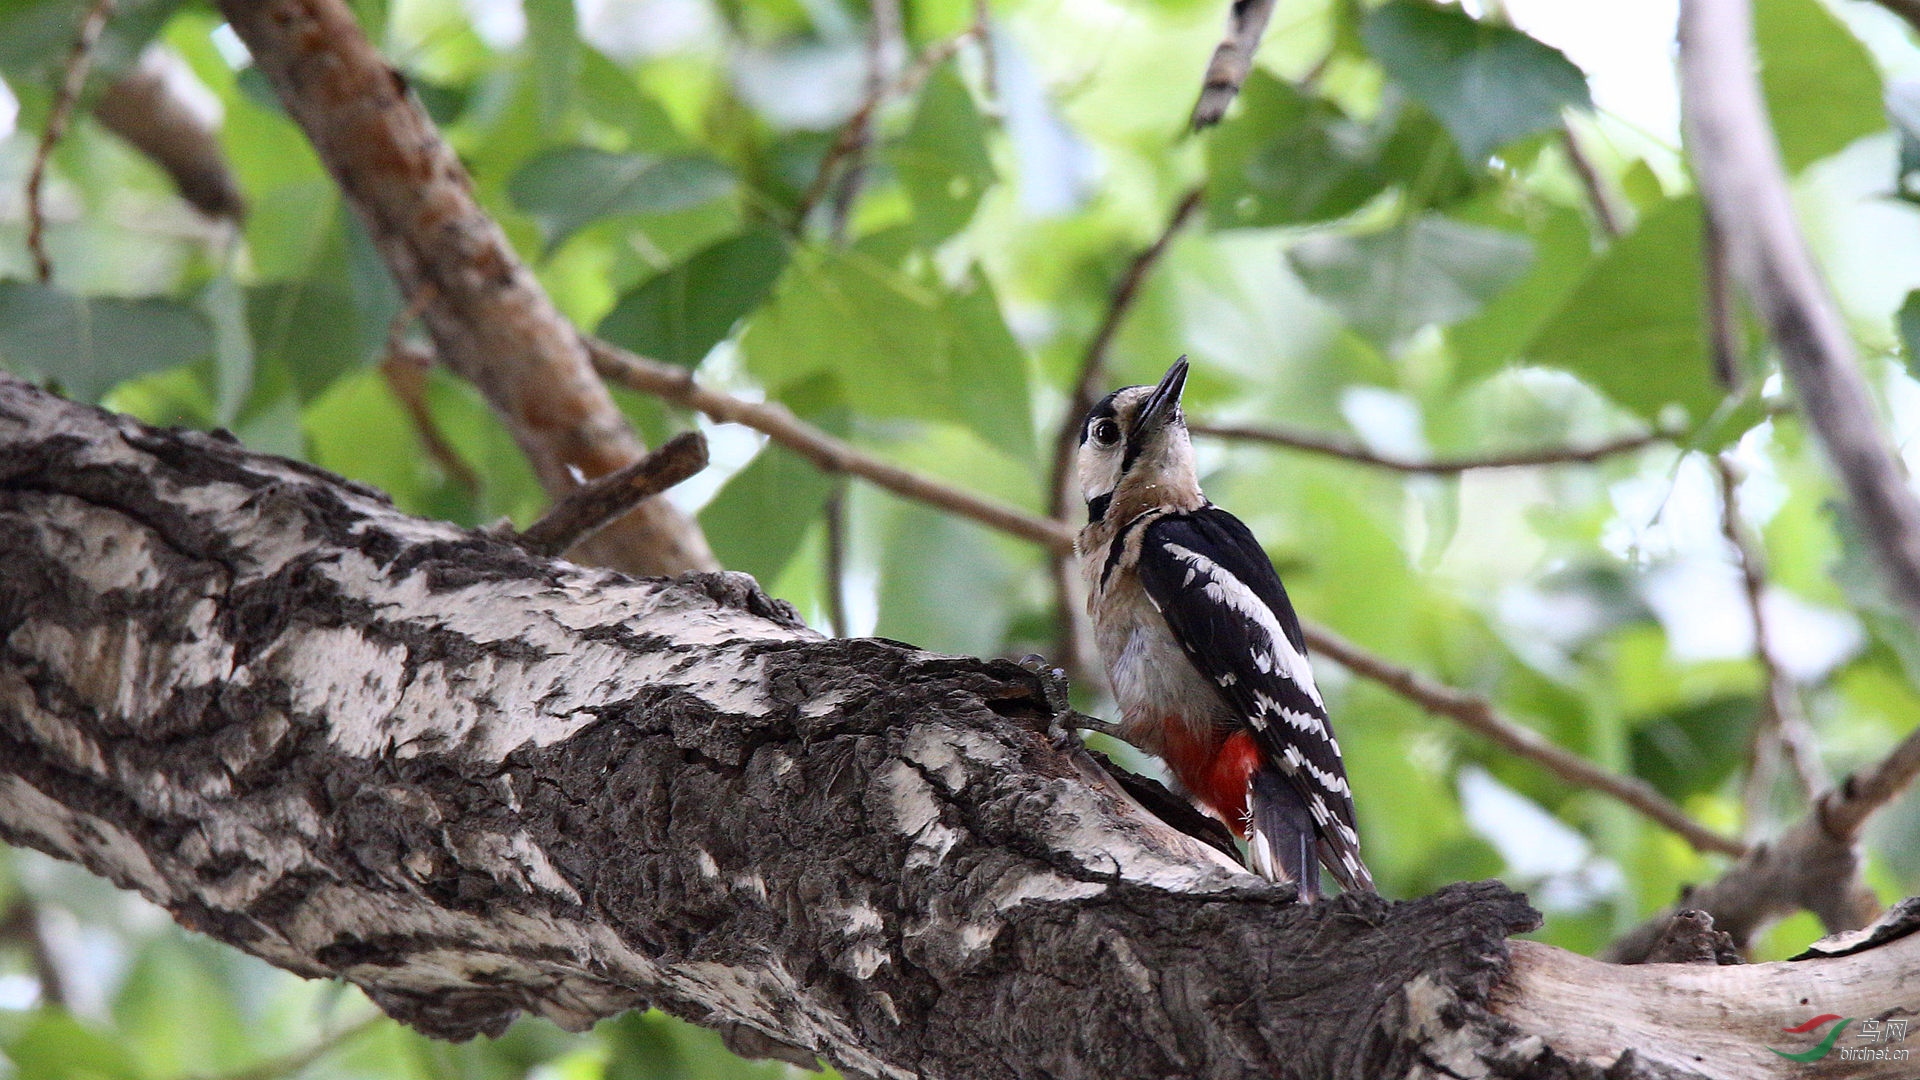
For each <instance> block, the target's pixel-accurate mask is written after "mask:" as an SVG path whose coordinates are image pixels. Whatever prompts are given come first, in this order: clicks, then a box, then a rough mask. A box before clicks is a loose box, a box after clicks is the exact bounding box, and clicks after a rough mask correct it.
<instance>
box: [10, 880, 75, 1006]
mask: <svg viewBox="0 0 1920 1080" xmlns="http://www.w3.org/2000/svg"><path fill="white" fill-rule="evenodd" d="M8 939H12V940H14V941H18V942H19V943H20V944H21V945H22V946H24V947H25V948H26V950H27V958H28V962H29V963H31V964H32V965H33V978H34V981H35V982H38V983H39V984H40V1004H42V1005H59V1006H65V1005H69V1004H71V1003H72V1001H73V998H72V996H71V994H70V993H69V992H68V989H67V978H66V973H65V972H63V971H61V970H60V963H59V961H58V960H56V959H55V958H54V955H53V946H52V945H51V943H49V942H48V941H47V931H46V927H44V926H42V925H41V923H40V912H39V910H38V909H37V908H36V906H35V905H34V903H33V901H32V900H31V899H30V898H28V897H26V896H24V895H21V896H16V897H14V900H13V906H12V907H11V908H10V909H8V911H7V913H6V915H5V917H4V918H0V941H6V940H8Z"/></svg>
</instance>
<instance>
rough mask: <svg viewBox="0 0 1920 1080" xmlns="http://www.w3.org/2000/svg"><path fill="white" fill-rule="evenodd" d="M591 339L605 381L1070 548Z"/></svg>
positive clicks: (1000, 509)
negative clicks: (741, 427)
mask: <svg viewBox="0 0 1920 1080" xmlns="http://www.w3.org/2000/svg"><path fill="white" fill-rule="evenodd" d="M586 344H587V350H588V352H589V353H590V354H591V356H592V357H593V364H594V367H595V369H596V370H598V371H599V372H600V374H601V376H602V377H603V378H605V379H607V380H609V381H611V382H616V383H619V384H620V385H622V386H625V387H627V388H628V389H630V390H636V391H639V392H640V393H642V394H651V395H653V396H655V397H658V398H660V399H661V400H663V401H669V402H672V403H673V404H675V405H678V406H680V407H681V408H683V409H692V410H693V411H694V412H697V413H701V414H703V415H705V416H707V417H709V418H711V419H713V420H717V421H719V422H721V423H723V424H741V425H744V426H746V427H750V428H752V429H753V430H755V431H758V432H760V433H761V434H762V435H765V436H766V437H768V438H769V439H772V440H773V441H774V442H776V443H779V444H780V445H781V446H784V447H786V448H787V449H789V450H791V451H793V452H794V453H796V454H798V455H800V456H801V457H803V458H806V459H807V460H808V461H811V462H813V464H814V467H815V468H818V469H819V470H820V471H822V472H827V473H845V474H847V475H849V476H858V477H860V478H861V479H862V480H866V481H868V482H870V483H872V484H874V485H875V486H877V487H881V488H884V489H886V490H888V491H891V492H893V493H894V494H896V495H899V496H901V497H903V498H908V499H914V500H917V501H919V502H924V503H926V504H928V505H929V506H937V507H939V508H941V509H942V510H947V511H950V512H952V513H955V514H958V515H960V516H961V517H964V518H967V519H969V520H972V521H977V522H979V523H980V524H982V525H985V526H987V527H988V528H991V529H997V530H999V531H1000V532H1004V533H1007V534H1009V535H1012V536H1017V537H1019V538H1021V539H1022V540H1030V541H1032V542H1034V543H1036V544H1040V545H1041V546H1043V547H1046V548H1048V549H1050V550H1054V551H1059V550H1072V548H1073V530H1072V529H1071V528H1069V527H1067V526H1065V525H1062V524H1060V523H1058V522H1054V521H1048V520H1047V519H1046V518H1042V517H1036V516H1034V515H1032V514H1029V513H1026V512H1025V511H1022V510H1018V509H1016V508H1014V507H1011V506H1008V505H1006V504H1005V503H1001V502H996V501H995V500H993V499H989V498H987V497H985V496H983V495H975V494H973V493H972V492H970V491H964V490H962V489H960V488H957V487H954V486H952V485H951V484H943V483H941V482H940V481H938V480H935V479H932V478H931V477H926V476H922V475H920V474H919V473H916V472H913V471H912V470H910V469H903V468H901V467H900V466H898V465H893V464H890V463H888V462H885V461H882V460H880V459H879V458H876V457H874V456H873V455H872V454H868V453H866V452H865V451H862V450H860V449H857V448H856V447H854V446H853V445H851V444H850V443H847V442H845V441H844V440H841V439H836V438H834V437H833V436H832V435H829V434H827V433H826V432H824V431H822V430H820V429H819V428H817V427H815V426H814V425H812V424H809V423H807V422H806V421H805V420H802V419H800V418H799V417H797V416H795V415H793V413H792V412H791V411H789V410H788V409H787V408H786V406H784V405H781V404H779V403H777V402H771V401H767V402H762V401H746V400H744V399H742V398H737V397H734V396H733V395H731V394H727V393H723V392H721V391H719V390H715V389H713V388H712V387H710V386H706V385H704V384H702V383H701V382H699V381H698V380H697V379H695V378H694V377H693V372H691V371H688V370H687V369H686V368H683V367H676V366H674V365H672V364H663V363H661V362H659V361H658V360H649V359H647V358H646V357H644V356H636V355H635V354H633V353H631V352H628V351H627V350H625V349H622V348H620V347H619V346H617V345H610V344H608V343H607V342H604V341H601V340H599V339H597V338H589V339H588V340H587V343H586Z"/></svg>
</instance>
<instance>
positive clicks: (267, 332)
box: [247, 275, 370, 401]
mask: <svg viewBox="0 0 1920 1080" xmlns="http://www.w3.org/2000/svg"><path fill="white" fill-rule="evenodd" d="M247 328H248V330H249V331H250V332H251V333H252V335H253V345H254V360H255V365H256V370H262V369H266V368H269V367H271V368H273V369H275V370H276V371H277V372H279V373H280V376H281V377H282V378H290V379H291V380H292V384H293V388H294V390H295V391H296V392H297V393H298V395H299V399H300V400H301V401H312V400H313V399H314V398H317V397H319V396H320V395H321V394H322V393H324V392H325V391H326V389H327V388H328V387H329V386H331V385H333V382H334V380H335V379H337V378H339V377H340V376H341V375H342V374H344V373H345V372H347V371H348V370H350V369H352V368H353V367H355V366H357V365H358V364H360V363H361V362H362V361H364V360H366V359H367V358H368V357H369V355H370V354H369V353H368V352H367V351H366V350H365V349H364V348H363V347H362V346H361V344H360V320H359V318H358V317H357V316H356V314H355V311H354V303H353V292H352V290H351V288H349V286H348V284H347V283H346V282H345V281H343V280H340V279H339V277H337V276H334V275H327V276H322V277H315V278H312V279H309V280H306V281H277V282H270V283H268V284H265V285H257V286H255V287H253V288H251V289H248V290H247ZM264 379H265V373H264V371H263V370H262V379H261V381H264ZM282 385H285V384H284V383H283V384H282Z"/></svg>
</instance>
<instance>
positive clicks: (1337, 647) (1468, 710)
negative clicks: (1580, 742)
mask: <svg viewBox="0 0 1920 1080" xmlns="http://www.w3.org/2000/svg"><path fill="white" fill-rule="evenodd" d="M587 348H588V350H589V352H591V354H592V356H593V361H594V366H595V368H596V369H597V370H598V371H599V372H600V374H601V375H602V376H603V377H604V378H606V379H609V380H611V381H613V382H617V383H620V384H621V385H623V386H626V387H628V388H630V389H633V390H637V391H639V392H640V393H643V394H652V395H654V396H656V397H660V398H663V399H664V400H667V401H670V402H673V403H674V404H676V405H679V406H681V407H683V408H688V409H692V410H694V411H696V412H700V413H704V414H706V415H707V416H709V417H711V418H713V419H714V420H718V421H720V422H722V423H736V424H744V425H746V426H747V427H750V428H753V429H754V430H755V431H759V432H761V433H762V434H765V435H766V436H767V437H768V438H771V439H772V440H773V441H774V442H776V443H779V444H780V445H781V446H784V447H786V448H787V449H789V450H792V451H793V452H794V453H796V454H799V455H800V456H801V457H804V458H806V459H807V460H808V461H811V462H813V463H814V465H815V466H816V467H818V468H820V469H821V470H823V471H825V472H829V473H845V474H847V475H851V476H858V477H861V478H862V479H865V480H867V481H869V482H871V483H873V484H876V485H878V486H879V487H882V488H885V489H887V490H888V491H891V492H893V493H894V494H896V495H900V496H902V497H904V498H909V499H915V500H918V501H920V502H924V503H927V504H929V505H932V506H937V507H940V508H942V509H944V510H948V511H950V512H952V513H955V514H958V515H960V516H961V517H965V518H969V519H971V520H973V521H977V522H979V523H981V524H983V525H985V526H987V527H988V528H992V529H997V530H999V531H1001V532H1004V533H1007V534H1009V535H1012V536H1018V537H1020V538H1021V539H1024V540H1029V541H1032V542H1034V543H1036V544H1039V545H1041V546H1042V547H1044V548H1046V549H1047V551H1048V552H1049V553H1051V554H1052V555H1053V556H1055V562H1056V565H1057V564H1058V562H1059V560H1060V557H1061V556H1065V555H1067V554H1069V553H1071V552H1072V551H1073V538H1074V533H1075V531H1076V530H1075V529H1074V528H1073V526H1071V525H1069V524H1067V523H1065V522H1061V521H1054V520H1051V519H1048V518H1043V517H1037V516H1035V515H1032V514H1026V513H1022V512H1021V511H1019V510H1015V509H1013V508H1012V507H1009V506H1006V505H1004V504H1002V503H997V502H994V501H992V500H989V499H985V498H982V497H981V496H978V495H975V494H973V493H971V492H967V491H962V490H960V489H958V488H954V487H951V486H949V485H946V484H943V483H940V482H939V481H937V480H932V479H929V478H927V477H924V476H920V475H918V474H916V473H913V472H911V471H909V470H906V469H902V468H900V467H899V466H897V465H891V464H888V463H886V462H883V461H880V460H878V459H876V458H874V457H872V456H871V455H868V454H866V453H863V452H861V451H859V450H856V449H854V448H853V447H851V446H849V445H847V444H846V443H844V442H842V441H840V440H839V439H836V438H834V437H833V436H831V435H828V434H827V433H826V432H824V431H821V430H820V429H819V428H816V427H814V426H813V425H811V424H808V423H806V422H805V421H802V420H799V419H797V418H796V417H795V416H794V415H793V414H792V413H791V412H789V411H787V409H786V408H785V407H783V406H781V405H778V404H776V403H773V402H750V401H742V400H740V399H739V398H735V397H733V396H731V395H728V394H724V393H721V392H719V391H717V390H713V389H711V388H709V387H705V386H702V385H700V384H699V383H698V382H697V381H695V380H694V378H693V374H692V373H691V372H689V371H687V370H686V369H685V368H681V367H675V366H673V365H671V364H662V363H660V362H658V361H655V360H648V359H645V358H644V357H639V356H635V355H634V354H632V353H630V352H628V351H626V350H625V349H621V348H619V347H617V346H614V345H609V344H607V343H606V342H604V341H598V340H595V339H592V338H588V339H587ZM1306 632H1307V640H1308V642H1309V643H1310V644H1311V645H1312V646H1313V648H1315V649H1318V650H1320V651H1321V652H1322V653H1324V654H1326V655H1327V656H1330V657H1332V658H1333V659H1334V660H1336V661H1338V662H1340V663H1342V664H1345V665H1346V666H1347V667H1348V668H1349V669H1350V670H1352V671H1353V672H1354V673H1355V674H1357V675H1359V676H1361V677H1362V678H1367V679H1372V680H1374V681H1376V682H1379V683H1381V684H1383V685H1385V686H1386V687H1387V688H1388V689H1390V690H1393V691H1394V692H1396V693H1399V694H1401V695H1403V696H1405V697H1408V698H1410V699H1412V700H1413V701H1415V702H1417V703H1419V704H1420V705H1422V706H1424V707H1426V708H1427V709H1428V710H1429V711H1430V712H1433V713H1435V714H1436V715H1439V716H1443V717H1446V718H1448V719H1451V720H1453V721H1455V722H1457V723H1459V724H1461V725H1462V726H1464V727H1466V728H1468V729H1469V730H1471V731H1475V732H1478V733H1480V734H1483V735H1485V736H1487V737H1488V738H1490V739H1492V740H1493V741H1494V742H1495V743H1497V744H1499V745H1500V746H1503V747H1505V748H1506V749H1508V750H1510V751H1512V752H1514V753H1516V754H1518V755H1520V756H1522V757H1526V758H1528V759H1529V760H1533V761H1537V762H1539V763H1541V764H1543V765H1545V766H1547V767H1548V768H1549V769H1552V770H1553V771H1554V773H1555V774H1556V775H1558V776H1560V777H1562V778H1563V779H1565V780H1567V781H1568V782H1570V783H1573V784H1577V785H1579V786H1581V787H1586V788H1591V789H1593V790H1595V791H1599V792H1601V793H1602V794H1605V795H1609V796H1611V797H1613V798H1616V799H1619V800H1620V801H1621V802H1624V803H1626V804H1627V805H1628V806H1630V807H1632V808H1634V809H1635V810H1638V811H1640V812H1641V813H1643V814H1645V815H1646V816H1648V817H1649V818H1652V819H1653V820H1654V821H1656V822H1659V823H1660V824H1661V825H1664V826H1666V827H1667V828H1669V829H1672V830H1673V831H1674V832H1676V833H1678V834H1680V835H1681V836H1682V837H1684V838H1686V839H1687V840H1688V841H1689V842H1691V843H1693V844H1694V845H1695V846H1696V847H1700V848H1701V849H1703V850H1707V851H1718V852H1725V853H1728V854H1736V855H1737V854H1739V853H1740V852H1741V851H1743V850H1745V847H1744V845H1742V844H1741V843H1740V842H1739V841H1736V840H1730V839H1727V838H1726V837H1722V836H1720V835H1718V834H1716V833H1714V832H1713V831H1712V830H1710V829H1708V828H1706V827H1705V826H1703V825H1701V824H1699V823H1698V822H1696V821H1694V820H1693V819H1692V818H1689V817H1688V816H1687V815H1686V813H1685V811H1682V810H1681V809H1680V808H1679V807H1677V806H1674V805H1673V804H1672V803H1671V802H1668V801H1667V800H1666V799H1665V798H1663V797H1661V796H1660V794H1659V793H1658V792H1655V791H1654V790H1653V789H1652V788H1650V787H1648V786H1647V785H1646V784H1645V783H1643V782H1641V781H1639V780H1636V779H1633V778H1630V777H1622V776H1618V775H1615V774H1613V773H1610V772H1608V771H1607V770H1605V769H1603V768H1601V767H1599V766H1597V765H1594V764H1593V763H1591V762H1589V761H1586V760H1584V759H1582V758H1580V757H1579V756H1578V755H1575V754H1571V753H1569V752H1567V751H1565V750H1562V749H1560V748H1559V747H1557V746H1554V745H1553V744H1551V743H1549V742H1547V741H1546V740H1545V739H1544V738H1543V737H1541V736H1540V735H1538V734H1536V733H1534V732H1532V731H1528V730H1526V729H1525V728H1521V727H1518V726H1516V725H1514V724H1512V723H1511V722H1510V721H1506V720H1504V719H1503V718H1501V717H1500V716H1499V715H1498V714H1497V713H1495V712H1494V711H1493V708H1492V706H1491V705H1490V704H1488V703H1487V702H1486V701H1485V700H1484V699H1481V698H1479V697H1476V696H1474V695H1472V694H1467V693H1465V692H1463V691H1460V690H1455V689H1453V688H1451V687H1447V686H1442V685H1440V684H1438V683H1435V682H1433V681H1432V680H1430V679H1428V678H1426V677H1425V676H1422V675H1418V674H1416V673H1414V672H1412V671H1409V670H1407V669H1405V668H1402V667H1399V666H1398V665H1395V664H1393V663H1391V662H1389V661H1387V660H1385V659H1382V658H1380V657H1377V656H1374V655H1373V654H1371V653H1369V652H1367V651H1366V650H1364V649H1361V648H1360V647H1359V646H1356V645H1353V644H1351V643H1350V642H1347V641H1345V640H1343V639H1341V638H1339V637H1338V636H1336V635H1334V634H1332V633H1331V632H1329V631H1327V630H1325V629H1322V628H1320V627H1318V626H1315V625H1313V624H1307V627H1306Z"/></svg>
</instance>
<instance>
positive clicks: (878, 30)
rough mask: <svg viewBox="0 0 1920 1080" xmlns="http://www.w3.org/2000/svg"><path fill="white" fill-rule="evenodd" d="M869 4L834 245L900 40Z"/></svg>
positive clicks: (884, 6)
mask: <svg viewBox="0 0 1920 1080" xmlns="http://www.w3.org/2000/svg"><path fill="white" fill-rule="evenodd" d="M870 6H871V8H872V13H873V26H872V29H871V32H870V33H869V34H868V37H867V90H866V94H867V96H866V100H867V101H871V102H874V103H875V108H872V109H868V108H863V109H860V110H858V111H857V112H856V113H855V115H854V116H853V117H852V118H851V119H850V120H849V121H848V127H847V131H846V132H845V134H844V135H843V137H844V138H846V139H848V140H849V142H850V145H849V147H848V149H847V152H846V153H845V155H843V158H842V165H841V168H840V182H839V183H838V184H836V185H834V188H833V200H832V203H831V205H830V207H829V209H830V211H831V212H830V213H829V214H828V222H827V235H828V237H829V238H830V239H831V240H832V241H833V242H834V243H835V244H839V243H842V242H844V241H845V240H846V236H847V219H848V218H849V217H851V216H852V214H853V204H854V202H855V201H856V200H857V199H858V198H859V197H860V185H861V182H862V181H863V180H864V179H865V178H866V172H867V154H868V152H869V151H871V150H872V149H873V118H874V113H875V112H876V111H877V107H878V104H879V102H880V100H881V95H883V94H885V93H886V91H887V69H888V68H889V67H890V66H891V65H892V63H893V54H894V49H895V47H896V45H897V43H898V42H899V41H900V0H870ZM843 633H844V631H843Z"/></svg>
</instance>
